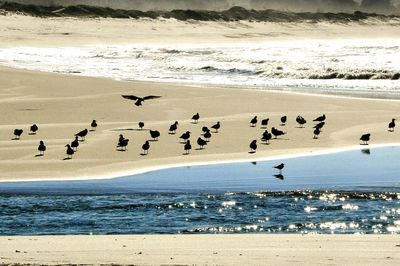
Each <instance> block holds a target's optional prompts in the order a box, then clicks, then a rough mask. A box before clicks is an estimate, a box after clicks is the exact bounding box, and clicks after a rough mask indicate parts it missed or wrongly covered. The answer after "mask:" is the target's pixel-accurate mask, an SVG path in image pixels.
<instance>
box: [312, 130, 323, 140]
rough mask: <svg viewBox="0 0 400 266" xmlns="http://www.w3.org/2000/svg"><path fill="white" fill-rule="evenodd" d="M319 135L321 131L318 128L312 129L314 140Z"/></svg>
mask: <svg viewBox="0 0 400 266" xmlns="http://www.w3.org/2000/svg"><path fill="white" fill-rule="evenodd" d="M320 133H321V130H319V128H316V129H314V139H318V136H319V134H320Z"/></svg>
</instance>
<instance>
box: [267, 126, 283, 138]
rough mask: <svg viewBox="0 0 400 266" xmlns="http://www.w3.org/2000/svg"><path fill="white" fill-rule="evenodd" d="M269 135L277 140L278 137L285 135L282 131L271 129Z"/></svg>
mask: <svg viewBox="0 0 400 266" xmlns="http://www.w3.org/2000/svg"><path fill="white" fill-rule="evenodd" d="M271 133H272V135H274V136H275V138H278V137H279V136H282V135H285V134H286V133H285V132H283V131H282V130H279V129H276V128H274V127H273V128H271Z"/></svg>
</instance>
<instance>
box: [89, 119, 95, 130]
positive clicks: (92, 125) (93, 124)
mask: <svg viewBox="0 0 400 266" xmlns="http://www.w3.org/2000/svg"><path fill="white" fill-rule="evenodd" d="M90 126H91V127H92V131H96V128H97V121H96V120H93V121H92V123H91V124H90Z"/></svg>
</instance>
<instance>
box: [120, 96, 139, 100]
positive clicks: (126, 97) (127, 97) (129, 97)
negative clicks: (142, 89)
mask: <svg viewBox="0 0 400 266" xmlns="http://www.w3.org/2000/svg"><path fill="white" fill-rule="evenodd" d="M121 96H122V97H123V98H125V99H129V100H134V101H135V100H137V99H140V97H137V96H135V95H121Z"/></svg>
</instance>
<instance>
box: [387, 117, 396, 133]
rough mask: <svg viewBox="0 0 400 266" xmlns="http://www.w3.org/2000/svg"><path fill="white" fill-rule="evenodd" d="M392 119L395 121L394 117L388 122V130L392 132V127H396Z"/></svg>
mask: <svg viewBox="0 0 400 266" xmlns="http://www.w3.org/2000/svg"><path fill="white" fill-rule="evenodd" d="M394 121H396V119H394V118H392V122H390V123H389V126H388V127H389V131H390V132H393V131H394V128H395V127H396V123H395V122H394Z"/></svg>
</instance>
